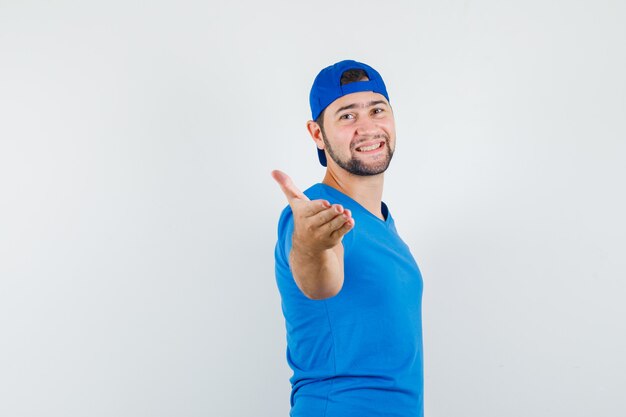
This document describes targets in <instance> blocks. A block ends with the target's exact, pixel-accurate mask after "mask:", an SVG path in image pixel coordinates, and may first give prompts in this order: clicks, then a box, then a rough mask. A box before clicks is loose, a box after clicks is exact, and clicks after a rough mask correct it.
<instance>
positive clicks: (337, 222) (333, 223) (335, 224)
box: [322, 212, 352, 235]
mask: <svg viewBox="0 0 626 417" xmlns="http://www.w3.org/2000/svg"><path fill="white" fill-rule="evenodd" d="M351 220H352V218H351V217H349V216H348V215H346V214H345V213H343V212H342V213H341V214H339V215H338V216H336V217H334V218H333V219H332V220H330V221H329V222H328V223H326V224H325V225H323V226H322V227H324V228H325V229H326V230H327V232H328V233H329V234H330V235H332V234H333V232H335V231H337V230H339V229H340V228H342V227H343V225H344V224H346V223H347V222H350V221H351Z"/></svg>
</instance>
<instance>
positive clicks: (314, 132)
mask: <svg viewBox="0 0 626 417" xmlns="http://www.w3.org/2000/svg"><path fill="white" fill-rule="evenodd" d="M306 129H307V130H308V131H309V135H311V138H312V139H313V141H314V142H315V144H316V145H317V149H324V139H322V129H320V125H319V124H317V123H316V122H314V121H313V120H309V121H308V122H306Z"/></svg>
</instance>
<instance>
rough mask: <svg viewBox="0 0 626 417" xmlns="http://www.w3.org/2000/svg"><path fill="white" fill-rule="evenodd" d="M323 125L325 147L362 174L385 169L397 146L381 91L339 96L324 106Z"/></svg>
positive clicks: (340, 163) (343, 164) (348, 168)
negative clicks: (379, 92)
mask: <svg viewBox="0 0 626 417" xmlns="http://www.w3.org/2000/svg"><path fill="white" fill-rule="evenodd" d="M323 125H324V128H323V130H322V138H323V141H324V147H325V149H326V151H327V154H328V156H330V158H331V159H332V161H334V162H335V163H336V164H337V165H338V166H339V167H341V168H343V169H345V170H346V171H348V172H350V173H352V174H354V175H362V176H366V175H377V174H380V173H383V172H385V170H386V169H387V167H388V166H389V163H390V162H391V157H392V156H393V151H394V149H395V142H396V130H395V129H396V128H395V121H394V117H393V112H392V110H391V106H390V105H389V102H387V99H385V97H384V96H383V95H382V94H378V93H374V92H371V91H364V92H359V93H352V94H348V95H345V96H343V97H340V98H338V99H337V100H335V101H334V102H332V103H331V104H330V105H329V106H328V107H327V108H326V109H325V110H324V123H323ZM328 163H330V161H328Z"/></svg>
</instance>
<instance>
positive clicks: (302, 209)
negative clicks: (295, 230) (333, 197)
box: [292, 200, 331, 217]
mask: <svg viewBox="0 0 626 417" xmlns="http://www.w3.org/2000/svg"><path fill="white" fill-rule="evenodd" d="M294 202H295V201H294ZM329 207H331V205H330V203H329V202H328V201H326V200H313V201H301V202H297V203H296V204H294V205H292V209H293V210H294V211H296V210H298V213H299V214H300V215H301V216H303V217H312V216H315V215H316V214H318V213H320V212H322V211H324V210H326V209H328V208H329Z"/></svg>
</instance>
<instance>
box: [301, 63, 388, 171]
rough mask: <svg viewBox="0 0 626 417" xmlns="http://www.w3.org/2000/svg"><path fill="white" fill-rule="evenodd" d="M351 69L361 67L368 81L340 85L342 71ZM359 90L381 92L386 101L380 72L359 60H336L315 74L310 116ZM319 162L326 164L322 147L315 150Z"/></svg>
mask: <svg viewBox="0 0 626 417" xmlns="http://www.w3.org/2000/svg"><path fill="white" fill-rule="evenodd" d="M352 69H361V70H363V71H365V73H366V74H367V78H369V80H368V81H355V82H351V83H348V84H344V85H341V76H342V75H343V73H344V72H346V71H348V70H352ZM361 91H373V92H374V93H379V94H382V95H383V96H384V97H385V98H386V99H387V101H389V95H388V94H387V89H386V87H385V83H384V81H383V79H382V77H381V76H380V74H379V73H378V72H377V71H376V70H375V69H374V68H372V67H370V66H369V65H366V64H363V63H361V62H357V61H352V60H345V61H341V62H337V63H336V64H334V65H331V66H329V67H326V68H324V69H323V70H321V71H320V73H319V74H317V77H315V81H313V86H312V87H311V94H310V96H309V102H310V104H311V117H312V118H313V120H316V119H317V118H318V117H319V115H320V114H321V113H322V111H324V109H325V108H326V107H328V106H329V105H330V104H331V103H332V102H333V101H335V100H337V99H338V98H340V97H343V96H345V95H347V94H351V93H358V92H361ZM317 154H318V157H319V160H320V163H321V164H322V165H323V166H326V154H325V153H324V151H323V150H322V149H318V150H317Z"/></svg>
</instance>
